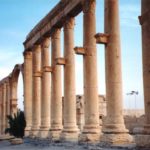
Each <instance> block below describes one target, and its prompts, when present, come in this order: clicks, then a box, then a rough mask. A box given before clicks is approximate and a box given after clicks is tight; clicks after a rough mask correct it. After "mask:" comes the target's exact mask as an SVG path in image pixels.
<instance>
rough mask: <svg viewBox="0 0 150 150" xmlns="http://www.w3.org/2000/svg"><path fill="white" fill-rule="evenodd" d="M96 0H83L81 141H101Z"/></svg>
mask: <svg viewBox="0 0 150 150" xmlns="http://www.w3.org/2000/svg"><path fill="white" fill-rule="evenodd" d="M95 2H96V1H95V0H84V1H83V13H84V17H83V20H84V49H85V55H84V58H83V61H84V62H83V63H84V100H85V111H84V112H85V126H84V128H83V131H82V134H81V135H80V141H93V142H95V141H99V138H100V126H99V111H98V85H97V51H96V39H95V38H94V36H95V34H96V25H95V23H96V20H95Z"/></svg>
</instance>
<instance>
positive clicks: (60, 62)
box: [55, 57, 66, 65]
mask: <svg viewBox="0 0 150 150" xmlns="http://www.w3.org/2000/svg"><path fill="white" fill-rule="evenodd" d="M55 60H56V65H65V64H66V60H65V58H61V57H60V58H56V59H55Z"/></svg>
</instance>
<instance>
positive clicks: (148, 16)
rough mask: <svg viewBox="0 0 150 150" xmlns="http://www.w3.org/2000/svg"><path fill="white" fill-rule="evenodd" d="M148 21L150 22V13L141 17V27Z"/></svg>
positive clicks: (147, 12)
mask: <svg viewBox="0 0 150 150" xmlns="http://www.w3.org/2000/svg"><path fill="white" fill-rule="evenodd" d="M147 20H150V11H146V12H145V13H143V14H142V15H141V16H139V22H140V25H143V24H144V22H145V21H147Z"/></svg>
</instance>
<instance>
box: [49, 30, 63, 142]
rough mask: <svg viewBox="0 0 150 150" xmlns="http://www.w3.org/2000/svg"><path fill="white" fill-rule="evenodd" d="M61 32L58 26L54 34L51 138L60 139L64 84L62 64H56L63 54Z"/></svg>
mask: <svg viewBox="0 0 150 150" xmlns="http://www.w3.org/2000/svg"><path fill="white" fill-rule="evenodd" d="M60 32H61V30H60V29H59V28H56V29H55V31H54V33H53V34H52V46H51V47H52V60H51V61H52V63H51V64H52V69H53V71H52V87H51V88H52V95H51V106H52V107H51V129H50V138H51V139H52V140H58V139H59V138H60V133H61V130H62V90H61V89H62V85H61V66H60V65H56V58H59V57H60V56H61V51H60V50H61V47H60Z"/></svg>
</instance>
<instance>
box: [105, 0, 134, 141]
mask: <svg viewBox="0 0 150 150" xmlns="http://www.w3.org/2000/svg"><path fill="white" fill-rule="evenodd" d="M118 6H119V4H118V0H105V33H106V34H108V35H109V40H108V43H107V44H106V46H105V64H106V68H105V71H106V100H107V120H106V123H105V125H104V128H103V132H104V135H103V137H102V141H104V142H107V143H129V142H131V141H132V137H131V136H129V134H128V130H127V129H126V128H125V124H124V120H123V98H122V71H121V46H120V27H119V8H118Z"/></svg>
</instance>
